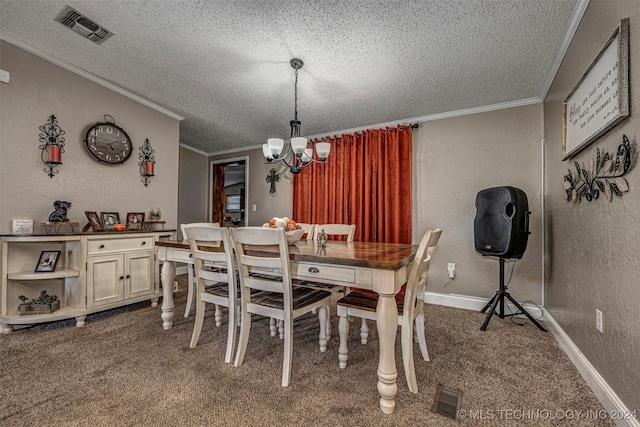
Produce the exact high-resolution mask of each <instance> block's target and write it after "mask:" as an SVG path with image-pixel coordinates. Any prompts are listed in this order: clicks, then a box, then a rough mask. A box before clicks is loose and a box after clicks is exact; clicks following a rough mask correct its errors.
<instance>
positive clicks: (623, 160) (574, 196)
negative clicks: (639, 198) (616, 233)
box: [564, 135, 638, 203]
mask: <svg viewBox="0 0 640 427" xmlns="http://www.w3.org/2000/svg"><path fill="white" fill-rule="evenodd" d="M637 159H638V151H637V144H636V142H635V141H634V142H633V144H631V143H630V142H629V138H627V136H626V135H623V136H622V144H620V145H619V146H618V150H617V151H616V153H615V158H614V155H613V154H609V153H608V152H606V153H601V152H600V148H598V149H597V151H596V158H595V159H594V158H593V157H592V158H591V164H590V167H589V168H588V169H587V168H586V167H585V165H584V164H582V167H581V166H580V164H579V163H578V162H574V165H575V167H576V171H575V172H573V173H572V172H571V169H569V173H568V174H567V175H565V176H564V189H565V191H566V192H567V195H566V199H567V202H569V201H573V202H574V203H575V202H578V201H580V200H581V199H582V198H583V197H584V198H585V199H587V200H588V201H589V202H590V201H592V200H595V199H598V198H599V197H600V195H601V193H604V195H605V196H606V197H607V199H609V201H612V200H613V196H614V195H616V196H618V197H622V193H625V192H627V191H629V184H628V183H627V180H626V179H625V178H624V176H625V175H626V174H627V173H628V172H629V171H630V170H631V169H633V167H634V166H635V164H636V161H637Z"/></svg>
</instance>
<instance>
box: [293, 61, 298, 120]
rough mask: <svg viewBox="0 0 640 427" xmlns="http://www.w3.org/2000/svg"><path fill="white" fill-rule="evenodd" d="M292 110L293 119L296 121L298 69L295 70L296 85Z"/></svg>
mask: <svg viewBox="0 0 640 427" xmlns="http://www.w3.org/2000/svg"><path fill="white" fill-rule="evenodd" d="M293 101H294V102H293V110H294V116H295V119H296V120H298V69H297V68H296V84H295V90H294V99H293Z"/></svg>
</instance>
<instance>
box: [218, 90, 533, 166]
mask: <svg viewBox="0 0 640 427" xmlns="http://www.w3.org/2000/svg"><path fill="white" fill-rule="evenodd" d="M540 102H542V99H540V98H538V97H533V98H525V99H518V100H515V101H507V102H501V103H498V104H491V105H484V106H482V107H473V108H466V109H464V110H456V111H448V112H446V113H438V114H430V115H428V116H421V117H414V118H411V119H404V120H397V121H394V122H386V123H378V124H376V125H368V126H362V127H357V128H351V129H344V130H339V131H334V132H325V133H318V134H315V135H309V136H307V138H308V139H315V138H324V137H326V136H327V135H342V134H351V133H355V132H362V131H363V130H367V129H380V128H385V127H387V126H390V127H395V126H397V125H398V124H401V125H402V124H406V125H409V124H410V123H422V122H430V121H433V120H441V119H448V118H451V117H460V116H468V115H470V114H478V113H486V112H489V111H496V110H503V109H506V108H516V107H523V106H526V105H532V104H538V103H540ZM257 149H262V144H260V145H250V146H246V147H240V148H231V149H228V150H224V151H215V152H211V153H209V155H210V156H220V155H225V154H232V153H237V152H240V151H249V150H257Z"/></svg>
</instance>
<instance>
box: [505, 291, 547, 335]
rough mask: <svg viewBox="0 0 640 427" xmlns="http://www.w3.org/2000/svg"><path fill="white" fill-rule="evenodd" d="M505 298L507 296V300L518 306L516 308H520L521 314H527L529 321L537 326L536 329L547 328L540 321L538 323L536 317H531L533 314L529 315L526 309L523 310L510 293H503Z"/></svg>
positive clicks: (542, 329) (543, 329)
mask: <svg viewBox="0 0 640 427" xmlns="http://www.w3.org/2000/svg"><path fill="white" fill-rule="evenodd" d="M504 295H505V296H506V297H507V298H509V301H511V302H512V303H513V305H515V306H516V307H518V310H520V311H521V312H522V314H524V315H525V316H527V317H528V318H529V320H531V322H532V323H533V324H534V325H536V326H537V327H538V329H540V330H541V331H544V332H547V330H546V329H545V328H543V327H542V325H540V323H538V321H537V320H536V319H534V318H533V316H531V315H530V314H529V313H528V312H527V310H525V309H524V308H523V307H522V306H521V305H520V304H518V302H517V301H516V300H514V299H513V298H512V297H511V295H509V294H508V293H505V294H504Z"/></svg>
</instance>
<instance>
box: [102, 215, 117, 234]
mask: <svg viewBox="0 0 640 427" xmlns="http://www.w3.org/2000/svg"><path fill="white" fill-rule="evenodd" d="M100 218H102V226H103V227H104V229H105V230H106V231H114V229H113V225H114V224H120V214H119V213H118V212H100Z"/></svg>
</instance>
